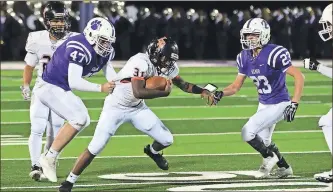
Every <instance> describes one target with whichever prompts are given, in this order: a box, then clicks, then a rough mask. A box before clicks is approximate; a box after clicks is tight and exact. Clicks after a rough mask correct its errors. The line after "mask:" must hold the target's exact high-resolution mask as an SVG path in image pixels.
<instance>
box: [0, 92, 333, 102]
mask: <svg viewBox="0 0 333 192" xmlns="http://www.w3.org/2000/svg"><path fill="white" fill-rule="evenodd" d="M302 96H332V94H326V93H318V94H304V95H302ZM232 97H235V98H247V99H248V100H252V99H256V100H258V96H256V95H233V96H229V98H232ZM80 98H81V99H82V100H101V99H105V96H103V97H99V96H98V97H97V96H96V97H80ZM189 98H192V99H193V98H199V96H198V95H194V94H193V95H179V96H175V95H172V96H168V97H165V98H163V99H189ZM158 99H160V98H156V99H155V100H158ZM1 101H24V100H23V99H1Z"/></svg>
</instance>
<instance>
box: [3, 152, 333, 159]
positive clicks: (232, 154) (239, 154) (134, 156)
mask: <svg viewBox="0 0 333 192" xmlns="http://www.w3.org/2000/svg"><path fill="white" fill-rule="evenodd" d="M329 152H330V151H289V152H285V151H284V152H283V154H317V153H329ZM241 155H258V153H215V154H214V153H213V154H184V155H163V156H165V157H203V156H241ZM147 157H148V156H147V155H133V156H96V157H95V159H112V158H116V159H119V158H125V159H127V158H147ZM77 158H78V157H60V158H59V159H63V160H66V159H77ZM28 160H30V158H4V159H2V158H1V161H28Z"/></svg>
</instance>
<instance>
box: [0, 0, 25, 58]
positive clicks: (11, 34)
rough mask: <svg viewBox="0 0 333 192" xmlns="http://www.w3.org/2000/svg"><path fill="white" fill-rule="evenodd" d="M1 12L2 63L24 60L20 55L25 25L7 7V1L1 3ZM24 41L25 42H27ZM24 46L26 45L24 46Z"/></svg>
mask: <svg viewBox="0 0 333 192" xmlns="http://www.w3.org/2000/svg"><path fill="white" fill-rule="evenodd" d="M0 3H1V4H0V11H1V27H0V30H1V54H0V55H1V61H3V60H14V61H16V60H23V55H21V54H20V47H22V44H24V43H20V42H22V39H21V38H20V37H21V35H22V33H23V29H24V25H23V21H22V19H21V18H20V17H19V16H18V15H16V14H15V13H14V12H13V9H12V8H9V7H8V6H7V2H6V1H1V2H0ZM25 41H26V40H24V41H23V42H25ZM23 46H24V45H23Z"/></svg>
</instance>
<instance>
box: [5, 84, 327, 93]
mask: <svg viewBox="0 0 333 192" xmlns="http://www.w3.org/2000/svg"><path fill="white" fill-rule="evenodd" d="M215 83H220V82H215ZM306 88H309V89H322V88H332V86H331V85H309V86H306ZM244 89H254V86H253V87H243V88H242V90H244ZM6 93H17V94H20V93H21V91H20V90H19V88H18V91H1V94H6Z"/></svg>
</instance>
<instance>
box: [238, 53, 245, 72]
mask: <svg viewBox="0 0 333 192" xmlns="http://www.w3.org/2000/svg"><path fill="white" fill-rule="evenodd" d="M236 63H237V68H238V74H239V75H246V70H245V68H244V63H243V59H242V52H240V53H239V54H238V55H237V57H236Z"/></svg>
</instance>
